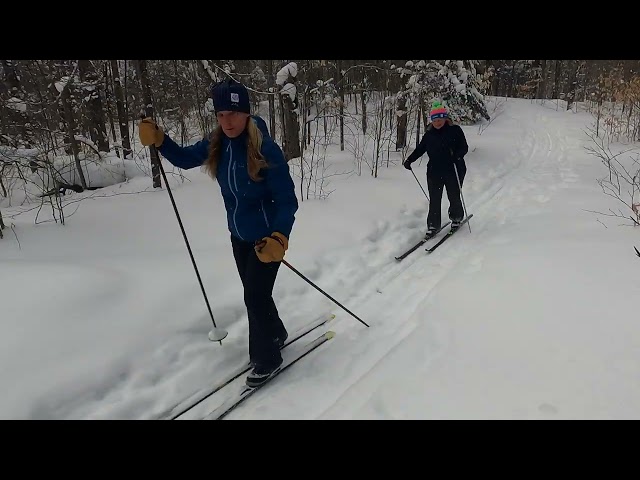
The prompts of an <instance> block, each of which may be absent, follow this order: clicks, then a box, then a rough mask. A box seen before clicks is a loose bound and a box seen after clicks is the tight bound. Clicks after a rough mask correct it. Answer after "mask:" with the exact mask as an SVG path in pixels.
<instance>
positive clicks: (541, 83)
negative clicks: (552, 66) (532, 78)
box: [536, 60, 547, 99]
mask: <svg viewBox="0 0 640 480" xmlns="http://www.w3.org/2000/svg"><path fill="white" fill-rule="evenodd" d="M536 97H537V98H542V99H546V98H547V61H546V60H542V63H541V64H540V78H539V79H538V91H537V92H536Z"/></svg>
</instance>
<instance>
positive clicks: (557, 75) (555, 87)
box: [551, 60, 562, 99]
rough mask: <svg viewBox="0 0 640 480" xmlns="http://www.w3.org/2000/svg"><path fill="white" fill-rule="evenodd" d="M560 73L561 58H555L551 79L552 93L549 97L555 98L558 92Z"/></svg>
mask: <svg viewBox="0 0 640 480" xmlns="http://www.w3.org/2000/svg"><path fill="white" fill-rule="evenodd" d="M561 75H562V60H556V73H555V76H554V79H553V93H552V94H551V98H555V99H557V98H558V97H559V93H560V76H561Z"/></svg>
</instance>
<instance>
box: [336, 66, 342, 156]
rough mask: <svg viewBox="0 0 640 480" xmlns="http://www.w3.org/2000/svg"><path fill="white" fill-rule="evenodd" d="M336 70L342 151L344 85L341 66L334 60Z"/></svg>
mask: <svg viewBox="0 0 640 480" xmlns="http://www.w3.org/2000/svg"><path fill="white" fill-rule="evenodd" d="M336 66H337V70H338V75H336V78H337V79H338V93H339V94H340V151H344V84H343V78H342V68H341V66H342V64H341V62H340V60H336Z"/></svg>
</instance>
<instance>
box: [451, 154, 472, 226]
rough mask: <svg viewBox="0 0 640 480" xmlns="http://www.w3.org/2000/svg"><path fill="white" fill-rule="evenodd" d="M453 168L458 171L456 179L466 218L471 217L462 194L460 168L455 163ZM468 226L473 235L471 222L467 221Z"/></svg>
mask: <svg viewBox="0 0 640 480" xmlns="http://www.w3.org/2000/svg"><path fill="white" fill-rule="evenodd" d="M453 168H454V170H455V171H456V178H457V179H458V188H459V189H460V198H462V207H463V208H464V216H465V218H468V217H469V214H468V213H467V206H466V205H465V203H464V195H463V194H462V183H460V176H459V175H458V167H456V162H453ZM467 225H468V226H469V233H471V221H470V220H467Z"/></svg>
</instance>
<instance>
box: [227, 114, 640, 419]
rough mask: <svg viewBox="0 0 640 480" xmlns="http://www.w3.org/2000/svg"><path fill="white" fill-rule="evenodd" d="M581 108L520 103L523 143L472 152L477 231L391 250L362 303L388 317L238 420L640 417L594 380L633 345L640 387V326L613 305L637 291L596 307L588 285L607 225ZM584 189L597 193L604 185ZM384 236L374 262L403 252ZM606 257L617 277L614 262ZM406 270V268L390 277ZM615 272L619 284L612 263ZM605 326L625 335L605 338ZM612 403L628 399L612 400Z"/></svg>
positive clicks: (628, 383)
mask: <svg viewBox="0 0 640 480" xmlns="http://www.w3.org/2000/svg"><path fill="white" fill-rule="evenodd" d="M570 115H571V113H565V112H560V113H556V112H551V113H548V112H546V111H545V110H544V107H540V106H537V105H528V104H527V103H526V102H518V103H517V104H516V105H515V106H513V107H511V108H510V109H509V110H507V112H506V114H505V117H506V118H502V119H501V120H502V121H503V122H509V123H511V125H512V127H510V128H511V129H512V130H513V131H514V132H513V133H514V134H513V135H510V137H511V138H515V139H517V142H516V143H515V144H512V145H508V142H506V141H505V142H504V143H502V144H501V147H502V150H501V151H496V156H497V155H501V156H500V157H499V160H498V161H497V162H495V163H493V164H491V166H489V168H486V167H487V166H485V165H478V164H475V163H474V159H473V155H469V158H468V160H467V165H468V168H469V174H468V176H467V180H466V181H465V185H464V187H463V193H464V194H465V197H466V200H467V205H468V210H469V213H473V214H474V215H475V216H474V219H472V222H471V226H472V233H469V232H468V231H464V230H466V229H463V231H460V232H458V233H456V236H455V238H452V239H451V240H449V241H448V242H447V243H446V246H443V247H442V248H441V249H439V250H437V251H436V252H437V253H434V254H433V255H431V256H429V255H428V254H425V253H424V252H423V251H418V252H414V254H412V256H411V257H409V258H407V259H405V260H404V261H403V262H402V264H394V260H393V259H392V257H391V256H389V257H387V260H386V263H387V265H386V266H383V265H381V266H380V269H379V274H378V275H371V273H372V272H371V271H368V272H367V274H368V275H370V276H371V279H370V280H369V281H366V280H364V278H363V279H362V280H363V282H362V283H361V284H360V285H359V288H358V289H355V290H354V291H353V292H354V294H353V295H352V296H351V297H350V298H349V299H348V302H349V304H350V305H354V309H355V311H357V312H361V315H362V317H363V318H365V319H370V322H371V323H372V326H373V327H374V328H373V329H371V331H364V330H359V329H357V328H356V327H348V328H347V327H346V326H345V323H344V322H343V323H341V325H340V326H339V327H337V328H335V330H336V331H337V332H339V334H338V336H337V337H336V338H335V339H334V343H333V344H331V345H329V346H328V347H327V352H326V353H323V354H322V355H319V356H318V357H317V358H316V359H314V361H313V363H312V364H311V365H305V366H304V367H302V365H301V366H300V368H299V369H297V370H296V371H292V372H289V375H288V377H287V381H286V383H285V382H284V380H285V379H284V378H283V379H281V380H282V381H281V382H280V385H278V386H277V387H276V385H275V384H274V385H272V386H271V389H270V390H269V391H270V393H269V394H268V395H267V393H266V392H263V396H262V397H260V399H258V398H254V399H253V400H254V403H253V406H249V405H246V406H245V408H244V409H243V410H239V411H238V412H235V413H234V414H232V415H231V416H230V418H291V417H294V418H347V419H348V418H581V417H597V418H601V417H602V418H607V417H616V416H620V415H622V416H632V417H638V416H640V409H639V408H638V407H634V402H621V401H620V400H617V399H616V398H617V396H616V395H612V396H610V398H608V397H609V396H608V395H607V394H606V393H605V392H604V391H602V390H600V388H608V386H607V385H606V384H604V383H603V384H600V383H599V382H598V381H597V380H595V381H594V380H593V376H594V375H596V376H597V375H598V373H600V371H601V370H602V369H606V368H607V365H606V359H607V356H613V357H616V356H620V357H621V360H620V362H622V364H621V366H622V371H621V372H620V383H619V384H618V385H617V388H618V389H619V390H620V391H622V392H624V394H625V396H628V397H630V398H636V399H640V387H638V386H637V383H636V382H634V381H633V375H636V374H637V373H638V367H637V366H635V365H632V363H631V362H629V361H627V360H623V358H624V356H623V355H620V354H619V353H618V351H619V348H620V346H621V344H624V342H625V341H626V338H627V336H628V335H630V334H632V333H633V331H634V329H636V326H635V325H633V321H631V320H630V319H629V318H628V317H627V316H623V317H622V318H621V317H620V316H617V315H612V312H611V310H612V309H613V310H615V308H616V305H622V304H628V303H629V302H630V301H631V300H630V299H629V298H625V297H626V296H625V295H623V294H621V293H618V294H616V293H615V292H610V295H612V297H614V298H615V297H620V298H618V300H619V301H618V302H616V301H615V300H614V301H611V302H610V303H609V302H607V306H606V307H605V306H604V305H600V306H598V305H595V306H594V305H593V304H592V303H593V302H594V300H595V299H594V298H592V297H590V296H589V294H587V296H586V298H585V296H584V294H583V293H581V288H580V286H581V285H582V284H583V283H584V282H585V280H584V279H585V278H586V279H591V278H593V276H594V269H593V267H592V266H589V262H590V261H591V260H592V256H591V255H586V256H583V253H584V252H585V251H586V250H589V247H587V245H588V237H587V239H585V237H584V232H581V231H580V230H579V229H582V230H589V231H593V232H594V234H595V233H597V234H600V235H602V234H603V231H602V229H601V227H599V226H597V224H596V222H595V221H594V220H593V218H589V217H588V216H587V215H585V214H584V212H581V211H580V210H579V208H578V206H577V205H579V204H580V202H577V201H576V200H575V197H574V196H577V195H579V194H581V195H583V196H585V195H584V192H580V191H579V190H578V187H577V182H578V179H579V175H578V173H577V172H576V170H577V169H579V168H580V167H581V163H582V164H584V165H587V166H588V165H589V162H590V161H591V160H589V159H585V154H584V151H582V149H581V146H580V142H579V141H576V140H575V139H574V138H575V137H574V138H572V135H570V134H575V135H576V137H577V136H578V135H579V134H580V133H579V132H580V130H579V127H574V128H573V130H571V129H568V128H567V125H566V124H565V122H567V120H568V121H569V122H570V121H572V120H574V119H573V118H571V116H570ZM570 125H575V123H573V124H571V123H570ZM567 132H568V133H567ZM473 140H474V139H473V137H472V138H471V143H472V144H473ZM496 150H498V149H496ZM568 151H569V153H568ZM485 159H486V157H485ZM589 180H590V178H589V176H588V175H587V176H586V178H585V182H589ZM592 182H593V180H592ZM593 183H595V182H593ZM574 189H576V191H574ZM582 190H587V191H588V192H587V194H588V198H590V199H592V200H593V197H592V195H593V194H592V193H591V192H592V191H594V190H596V189H594V188H592V187H591V186H590V187H587V188H586V189H585V188H583V189H582ZM446 204H447V202H446V200H445V201H443V205H446ZM444 209H446V206H443V210H444ZM443 217H444V216H443ZM444 218H446V217H444ZM473 220H475V221H473ZM390 228H393V227H390ZM577 229H578V230H577ZM604 234H605V235H606V233H604ZM393 237H394V239H398V238H401V237H402V235H399V234H397V233H396V234H395V235H393ZM611 237H612V238H613V237H614V236H613V235H611ZM378 239H380V237H379V236H378V237H377V238H376V239H375V240H374V239H373V238H372V243H371V245H369V246H368V248H366V249H363V250H364V251H362V253H361V256H362V257H361V258H360V262H362V263H366V258H367V257H371V256H373V257H376V256H377V258H379V257H380V256H381V253H379V252H389V251H390V250H391V247H390V245H389V244H388V243H387V242H384V241H383V242H382V244H381V245H376V243H377V240H378ZM435 241H437V238H436V239H434V240H432V241H431V242H430V243H434V242H435ZM391 243H394V242H391ZM405 243H406V244H407V245H408V244H409V243H410V242H409V239H408V238H406V236H405ZM577 245H579V247H578V248H576V247H577ZM597 245H598V244H597V242H594V244H593V246H592V247H591V248H592V249H593V250H597V249H598V246H597ZM376 246H377V248H378V252H376ZM585 247H586V248H585ZM393 248H394V249H396V250H398V251H399V250H401V248H400V247H398V246H394V247H393ZM558 251H561V252H562V253H561V256H560V257H558V253H557V252H558ZM581 251H582V252H581ZM353 255H358V253H357V249H354V251H353ZM614 258H615V255H614ZM350 260H351V259H350ZM562 260H564V262H563V261H562ZM404 262H410V264H409V266H408V267H407V266H406V265H405V264H404ZM353 263H355V264H357V262H353ZM600 263H601V265H600V266H599V267H600V268H602V269H603V270H604V272H605V273H604V276H605V277H607V274H606V272H607V266H606V263H607V261H606V260H603V261H601V262H600ZM576 264H577V265H582V268H581V269H576ZM396 270H402V273H401V274H400V275H398V276H396V277H395V278H394V279H393V280H391V281H390V282H388V283H385V279H386V278H387V277H388V276H389V272H392V273H393V272H394V271H396ZM576 270H577V271H576ZM595 271H596V272H599V269H598V268H596V269H595ZM598 274H600V273H598ZM365 276H366V275H365ZM608 276H609V277H611V278H610V279H611V281H612V282H615V280H616V278H617V277H616V275H615V274H613V273H612V272H611V271H610V269H609V275H608ZM554 280H555V281H554ZM590 281H591V280H587V282H588V283H589V282H590ZM576 286H578V287H577V288H576ZM503 292H504V293H503ZM639 293H640V292H639ZM343 328H344V329H345V332H343V331H342V329H343ZM603 335H604V337H605V338H610V339H612V340H613V343H612V344H611V345H602V344H601V341H602V338H603ZM599 353H601V355H602V363H599V360H598V358H599ZM627 376H628V377H629V378H626V377H627ZM625 378H626V379H625ZM590 395H591V398H589V396H590ZM610 401H614V402H617V403H619V405H617V408H614V409H613V410H608V408H609V407H610V405H609V402H610ZM635 405H637V402H635Z"/></svg>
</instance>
